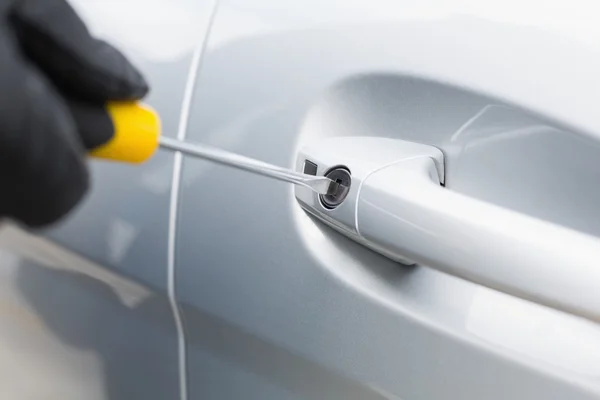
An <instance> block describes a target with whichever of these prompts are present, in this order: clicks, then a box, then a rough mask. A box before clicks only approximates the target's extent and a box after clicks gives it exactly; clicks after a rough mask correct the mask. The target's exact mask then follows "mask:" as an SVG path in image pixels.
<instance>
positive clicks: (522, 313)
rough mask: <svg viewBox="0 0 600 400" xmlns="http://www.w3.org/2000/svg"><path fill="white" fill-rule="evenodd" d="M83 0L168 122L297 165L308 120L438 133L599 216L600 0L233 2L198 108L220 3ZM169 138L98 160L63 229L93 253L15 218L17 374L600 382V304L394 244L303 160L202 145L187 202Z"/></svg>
mask: <svg viewBox="0 0 600 400" xmlns="http://www.w3.org/2000/svg"><path fill="white" fill-rule="evenodd" d="M72 3H73V4H74V5H75V6H76V8H77V9H78V10H79V11H80V12H82V14H83V15H84V17H85V18H86V19H87V20H88V21H89V22H90V23H91V25H92V28H93V30H95V31H96V32H98V33H99V34H100V35H104V36H105V37H108V38H109V39H111V40H113V41H115V42H116V43H117V44H118V45H119V46H121V47H122V48H123V49H124V50H126V52H127V53H128V55H130V56H131V57H132V58H133V59H134V61H136V62H137V63H138V65H140V66H141V67H142V69H143V70H144V72H145V73H146V74H147V75H148V77H149V79H150V80H151V81H152V84H153V93H152V95H151V97H150V99H149V102H150V103H151V104H152V105H153V106H155V107H156V108H157V109H158V110H159V112H160V113H161V116H162V118H163V122H164V130H165V134H167V135H169V136H175V135H176V132H177V131H178V130H179V132H178V133H179V134H181V135H184V134H185V136H186V139H187V140H190V141H200V142H203V143H207V144H211V145H214V146H218V147H222V148H225V149H227V150H230V151H234V152H238V153H241V154H244V155H247V156H251V157H255V158H259V159H263V160H265V161H268V162H271V163H275V164H278V165H282V166H288V167H293V166H294V162H295V159H296V156H297V152H298V150H299V149H300V148H301V147H302V146H303V144H305V143H306V142H308V141H309V140H310V139H318V138H324V137H336V136H364V135H368V136H373V137H391V138H401V139H405V140H412V141H416V142H420V143H424V144H430V145H435V146H437V147H439V148H441V149H442V150H443V152H444V155H445V157H446V160H447V165H446V167H447V175H446V177H447V187H448V189H450V190H455V191H458V192H460V193H463V194H466V195H469V196H471V197H474V198H478V199H483V200H486V201H489V202H492V203H495V204H497V205H499V206H502V207H506V208H509V209H514V210H517V211H520V212H523V213H525V214H530V215H533V216H536V217H539V218H542V219H547V220H549V221H551V222H554V223H557V224H561V225H565V226H568V227H571V228H574V229H577V230H580V231H583V232H585V233H590V234H593V235H596V236H598V235H600V228H598V227H599V226H600V213H597V212H596V211H597V205H598V204H599V200H600V190H599V189H598V186H597V185H593V184H589V183H590V182H595V181H597V180H598V178H599V177H600V163H598V161H597V160H599V159H600V146H599V145H598V141H597V140H596V139H594V138H597V137H598V134H599V133H600V129H598V128H600V120H599V119H598V118H597V116H596V115H597V112H596V108H597V104H598V103H599V101H596V100H597V99H596V97H597V96H598V95H597V94H596V93H600V91H599V90H597V89H596V88H597V87H598V80H597V78H596V79H594V77H596V76H597V73H596V72H597V70H598V65H599V64H600V61H599V60H600V56H599V55H600V52H598V51H597V50H596V48H597V47H598V46H597V44H598V43H600V40H598V38H597V36H596V34H595V31H594V29H593V27H594V26H596V23H595V20H594V18H590V17H591V16H594V15H595V13H594V12H591V10H592V9H593V7H592V4H593V3H592V2H586V1H585V0H573V1H570V2H568V3H567V2H565V4H567V5H568V7H566V8H565V9H564V10H563V9H560V8H557V7H548V8H547V9H545V10H546V12H545V13H543V15H542V13H539V10H540V7H542V6H543V5H544V4H545V3H544V2H543V1H533V0H531V1H528V2H523V1H520V0H519V1H517V0H514V1H512V0H510V1H506V2H502V3H501V4H500V3H497V2H491V1H489V2H481V1H479V2H471V1H468V0H453V1H452V2H446V1H443V0H440V1H437V0H427V1H423V0H414V1H412V0H401V1H398V0H371V1H368V2H367V1H362V0H361V1H348V0H344V1H336V0H325V1H323V0H319V1H317V0H310V1H304V2H292V1H287V0H286V1H283V0H280V1H273V0H252V1H247V0H222V1H221V4H220V6H219V11H218V13H217V14H216V19H215V23H214V29H213V31H212V32H211V35H210V41H209V47H208V49H207V52H206V54H205V57H204V59H203V60H202V61H203V62H202V63H201V65H200V69H199V71H198V74H199V75H198V82H197V85H196V87H195V93H194V98H193V101H192V108H191V110H190V111H191V114H190V118H191V119H190V121H189V126H187V129H186V130H183V128H185V124H183V125H179V126H178V124H179V122H180V119H181V118H182V115H181V114H182V113H181V111H182V110H181V99H182V98H183V94H184V90H185V87H186V84H190V82H186V79H187V78H186V76H187V70H188V68H189V65H190V62H191V59H192V51H193V49H194V48H195V47H196V46H198V45H200V44H201V42H202V40H204V37H205V30H206V28H207V25H208V22H209V21H208V19H209V17H210V15H211V9H212V6H213V4H214V3H213V2H212V1H210V2H209V1H198V0H177V1H175V0H161V1H153V2H148V1H144V0H76V1H75V0H73V1H72ZM558 3H560V2H558ZM142 11H143V12H142ZM587 16H589V17H587ZM573 21H575V23H571V22H573ZM158 26H160V27H161V29H157V27H158ZM196 35H197V36H196ZM573 71H575V72H573ZM595 71H596V72H595ZM561 78H562V79H561ZM530 110H533V111H530ZM184 116H185V115H184ZM550 119H556V120H558V121H561V123H558V122H556V121H551V120H550ZM180 128H181V129H180ZM576 128H578V129H580V130H581V131H580V132H578V134H579V135H574V134H572V131H573V130H574V129H576ZM582 135H583V136H582ZM582 137H583V138H582ZM173 159H174V157H173V156H172V155H170V154H164V153H160V154H158V155H157V156H156V157H155V158H154V159H153V160H151V161H150V162H149V163H147V164H145V165H144V166H141V167H140V166H124V165H116V164H114V165H113V164H107V163H100V162H95V163H94V164H93V166H92V168H93V177H94V181H95V182H94V185H95V186H94V190H93V192H92V193H91V195H90V196H89V198H88V199H87V200H86V202H85V203H84V204H83V205H82V206H81V207H80V208H79V209H78V210H77V212H76V213H75V214H74V215H73V216H71V217H70V218H69V219H67V220H66V221H64V223H62V224H61V225H60V226H59V227H57V228H56V229H53V230H50V231H48V232H46V234H45V236H46V237H48V238H50V239H52V240H54V241H55V242H58V243H60V244H63V245H65V246H66V247H67V248H68V249H71V250H72V251H73V252H70V251H68V250H64V249H63V250H60V249H57V248H56V247H55V246H53V245H52V244H51V243H49V242H47V241H44V240H42V241H39V239H38V238H33V239H32V238H27V239H25V238H23V237H22V236H19V234H17V233H15V232H13V231H9V232H8V233H9V234H8V235H7V234H6V233H5V232H3V236H1V237H0V242H1V243H2V248H4V249H9V250H3V251H2V252H1V253H0V275H1V276H0V278H1V279H0V283H1V285H2V290H1V291H0V296H1V301H0V324H1V325H2V326H3V327H6V328H4V329H3V330H2V332H1V334H2V337H1V338H0V355H1V357H0V360H3V361H2V362H0V371H2V373H3V374H2V376H3V377H5V378H6V381H4V382H3V385H2V386H1V387H0V395H1V396H0V397H6V398H12V397H14V398H38V397H40V394H39V393H38V392H35V389H36V388H35V387H34V386H33V385H30V384H29V380H30V379H31V376H34V377H35V378H36V379H38V381H39V382H40V384H42V385H44V389H45V391H44V393H43V395H44V396H45V398H52V397H56V398H61V399H69V398H73V399H75V398H77V399H79V398H89V399H121V398H123V399H129V398H137V397H140V398H147V399H152V398H156V399H163V398H181V399H182V400H185V399H186V398H187V399H205V398H208V399H237V398H256V399H323V398H327V399H337V398H339V399H353V398H356V399H384V398H386V399H387V398H391V399H406V400H408V399H411V400H412V399H427V400H431V399H438V398H457V399H482V398H485V399H506V398H526V399H563V398H569V399H591V398H597V397H598V396H599V395H600V380H599V377H600V367H599V364H598V362H597V360H598V359H600V351H599V350H598V349H600V345H599V344H600V327H599V326H598V325H597V324H595V323H593V322H591V321H588V320H584V319H580V318H576V317H574V316H571V315H567V314H564V313H561V312H558V311H555V310H552V309H548V308H545V307H542V306H540V305H537V304H535V303H531V302H526V301H523V300H519V299H516V298H513V297H511V296H509V295H506V294H503V293H500V292H497V291H493V290H490V289H487V288H484V287H481V286H478V285H475V284H472V283H469V282H466V281H463V280H461V279H459V278H456V277H451V276H448V275H446V274H444V273H441V272H439V271H436V270H435V269H432V268H429V267H427V266H417V267H413V268H405V267H402V266H400V265H399V264H396V263H393V262H391V261H389V260H387V259H386V258H384V257H381V256H379V255H377V254H375V253H373V252H371V251H369V250H367V249H365V248H363V247H361V246H360V245H357V244H356V243H353V242H351V241H350V240H348V239H346V238H344V237H342V236H341V235H339V234H338V233H335V232H333V231H332V230H330V229H329V228H327V227H325V226H324V225H323V224H321V223H320V222H318V221H316V220H315V219H313V218H311V217H309V216H308V215H306V213H305V212H303V211H302V210H301V209H300V207H299V205H298V204H297V203H296V200H295V199H294V195H293V190H292V188H290V187H289V186H287V185H286V184H284V183H281V182H272V181H268V180H266V179H264V178H261V177H256V176H251V175H248V174H245V173H244V172H240V171H234V170H229V169H225V168H223V167H220V166H215V165H211V164H208V163H206V162H201V161H196V160H190V159H185V160H184V163H183V172H182V174H181V182H180V183H181V186H180V190H178V191H176V192H175V194H176V195H177V196H178V197H177V196H176V197H175V200H176V201H177V203H173V204H171V203H170V201H171V200H170V197H169V196H170V190H171V188H172V183H173V182H172V181H171V178H172V173H173V169H172V168H173ZM175 172H177V171H175ZM177 205H179V206H180V207H179V209H178V212H177V216H178V218H177V221H169V218H170V217H169V207H170V206H173V209H175V207H177ZM169 222H171V223H175V222H176V223H177V225H176V231H169V225H168V224H169ZM12 234H14V235H16V236H11V235H12ZM173 234H176V237H173V236H172V235H173ZM169 239H170V240H175V239H176V241H177V242H176V253H175V254H172V255H170V254H169V252H168V250H169V248H168V245H167V243H168V241H169ZM24 243H26V244H27V246H26V247H25V248H20V247H21V246H22V245H23V244H24ZM171 243H173V242H171ZM17 253H23V254H27V259H25V257H20V256H17V255H16V254H17ZM75 253H78V254H79V255H82V256H85V257H87V258H88V259H92V260H94V261H96V262H97V264H96V263H94V262H90V261H89V260H87V259H84V258H83V257H80V256H78V255H77V254H75ZM170 256H173V257H170ZM173 262H176V265H175V267H176V270H175V271H172V270H171V271H169V270H168V266H169V264H170V263H173ZM171 265H172V264H171ZM174 272H176V274H175V276H176V278H177V281H176V284H177V285H176V295H177V300H178V301H179V302H180V307H181V311H182V314H183V317H184V322H185V338H182V337H181V336H180V334H181V333H182V332H178V331H177V327H176V325H175V323H174V320H173V315H172V313H171V311H172V310H170V309H169V304H168V300H169V299H168V298H167V297H168V296H167V295H168V293H167V292H168V289H169V288H168V286H169V285H168V277H169V275H168V274H169V273H171V274H172V273H174ZM170 276H171V277H172V275H170ZM182 339H185V342H187V343H183V342H182V341H181V340H182ZM178 340H179V343H178ZM178 344H179V346H180V347H179V349H184V347H183V346H182V344H187V352H186V353H185V354H183V355H185V356H187V360H186V359H185V358H184V357H182V354H178V353H177V352H178ZM182 361H186V362H187V364H186V367H187V368H186V370H185V371H181V370H178V363H181V362H182ZM185 372H187V387H188V389H189V391H188V392H187V396H186V392H185V391H180V390H179V389H180V386H179V384H180V382H184V383H185V378H186V376H185V375H186V374H185ZM182 374H183V379H182Z"/></svg>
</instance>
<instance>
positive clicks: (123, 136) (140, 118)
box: [89, 102, 161, 163]
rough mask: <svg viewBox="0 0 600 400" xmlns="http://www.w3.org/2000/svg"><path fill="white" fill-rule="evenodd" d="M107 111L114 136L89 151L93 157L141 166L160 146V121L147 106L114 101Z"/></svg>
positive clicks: (154, 112)
mask: <svg viewBox="0 0 600 400" xmlns="http://www.w3.org/2000/svg"><path fill="white" fill-rule="evenodd" d="M106 108H107V111H108V114H109V115H110V117H111V119H112V122H113V125H114V130H115V133H114V136H113V138H112V139H111V140H109V141H108V142H107V143H105V144H104V145H102V146H100V147H98V148H96V149H94V150H92V151H91V152H90V153H89V154H90V156H92V157H96V158H103V159H107V160H113V161H121V162H128V163H141V162H144V161H146V160H147V159H149V158H150V157H152V155H153V154H154V153H155V152H156V149H157V148H158V146H159V139H160V133H161V124H160V118H159V116H158V114H157V113H156V111H154V110H153V109H152V108H151V107H150V106H148V105H146V104H142V103H139V102H113V103H109V104H108V105H107V107H106Z"/></svg>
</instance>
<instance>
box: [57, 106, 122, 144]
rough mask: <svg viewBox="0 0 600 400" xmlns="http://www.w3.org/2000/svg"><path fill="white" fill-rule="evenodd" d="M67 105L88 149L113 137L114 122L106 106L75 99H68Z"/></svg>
mask: <svg viewBox="0 0 600 400" xmlns="http://www.w3.org/2000/svg"><path fill="white" fill-rule="evenodd" d="M67 105H68V107H69V110H70V111H71V116H72V117H73V120H74V122H75V126H76V127H77V131H78V133H79V136H80V138H81V141H82V144H83V147H85V149H86V150H92V149H95V148H96V147H98V146H101V145H103V144H105V143H106V142H108V141H109V140H110V139H112V137H113V135H114V131H115V129H114V124H113V121H112V118H111V117H110V115H109V114H108V111H107V110H106V108H105V107H104V106H101V105H96V104H92V103H89V102H84V101H79V100H73V99H67Z"/></svg>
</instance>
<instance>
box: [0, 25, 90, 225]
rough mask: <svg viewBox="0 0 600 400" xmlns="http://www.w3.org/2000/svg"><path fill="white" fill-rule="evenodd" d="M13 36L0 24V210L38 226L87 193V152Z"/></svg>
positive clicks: (51, 90)
mask: <svg viewBox="0 0 600 400" xmlns="http://www.w3.org/2000/svg"><path fill="white" fill-rule="evenodd" d="M9 37H10V36H9V34H8V32H6V27H5V26H0V59H1V60H2V62H1V63H0V86H1V87H2V96H1V97H0V152H1V154H0V187H1V188H2V189H1V191H2V196H0V214H2V215H3V216H5V217H10V218H12V219H14V220H17V221H20V222H22V223H24V224H25V225H28V226H30V227H40V226H44V225H47V224H49V223H52V222H55V221H57V220H58V219H59V218H61V217H62V216H64V215H65V214H66V213H67V212H69V211H70V210H71V209H72V208H73V207H74V206H75V205H76V204H77V203H78V202H79V201H80V200H81V198H82V197H83V195H84V194H85V192H86V190H87V188H88V185H89V178H88V173H87V169H86V166H85V164H84V160H83V159H82V155H83V153H84V152H85V151H84V150H83V146H82V145H81V143H80V141H79V139H78V137H77V134H76V128H75V124H74V122H73V120H72V118H71V116H70V114H69V110H68V108H67V106H66V105H65V104H64V102H63V101H62V100H61V98H60V96H59V95H58V93H57V92H56V91H55V90H54V88H53V87H52V86H51V85H50V84H49V82H47V80H46V79H45V78H44V76H43V75H41V74H40V73H39V72H38V71H37V70H36V69H35V67H33V66H31V65H29V64H28V63H27V62H26V60H24V59H23V57H21V55H20V54H19V52H18V50H17V49H16V48H15V47H14V45H13V43H11V42H10V41H9V40H8V38H9Z"/></svg>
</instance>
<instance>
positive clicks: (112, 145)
mask: <svg viewBox="0 0 600 400" xmlns="http://www.w3.org/2000/svg"><path fill="white" fill-rule="evenodd" d="M106 108H107V111H108V114H109V115H110V117H111V119H112V122H113V125H114V131H115V133H114V136H113V138H112V139H111V140H110V141H109V142H108V143H106V144H104V145H103V146H100V147H99V148H97V149H94V150H93V151H91V152H90V155H91V156H92V157H95V158H100V159H106V160H112V161H121V162H128V163H141V162H144V161H146V160H148V159H150V158H151V157H152V156H153V155H154V153H155V152H156V150H157V148H158V147H161V148H163V149H166V150H170V151H179V152H181V153H182V154H185V155H188V156H191V157H194V158H199V159H203V160H208V161H212V162H215V163H218V164H222V165H226V166H229V167H233V168H237V169H241V170H244V171H248V172H250V173H253V174H257V175H262V176H266V177H269V178H272V179H277V180H280V181H285V182H289V183H293V184H295V185H301V186H304V187H308V188H310V189H312V190H313V191H315V192H317V193H319V194H322V195H329V196H339V195H341V194H343V193H344V192H346V191H347V190H348V187H346V186H344V185H341V184H340V183H338V182H335V181H333V180H331V179H329V178H327V177H325V176H314V175H309V174H304V173H301V172H296V171H294V170H291V169H287V168H282V167H279V166H276V165H273V164H269V163H266V162H263V161H259V160H255V159H253V158H250V157H245V156H242V155H239V154H235V153H231V152H228V151H225V150H221V149H218V148H214V147H210V146H207V145H204V144H193V143H187V142H183V141H180V140H177V139H173V138H170V137H165V136H161V123H160V118H159V116H158V114H157V113H156V112H155V111H154V110H153V109H152V108H151V107H150V106H148V105H146V104H142V103H139V102H114V103H109V104H108V105H107V106H106Z"/></svg>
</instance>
